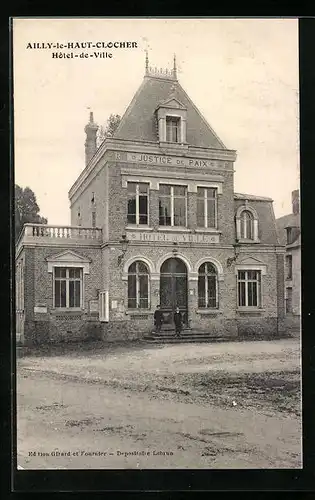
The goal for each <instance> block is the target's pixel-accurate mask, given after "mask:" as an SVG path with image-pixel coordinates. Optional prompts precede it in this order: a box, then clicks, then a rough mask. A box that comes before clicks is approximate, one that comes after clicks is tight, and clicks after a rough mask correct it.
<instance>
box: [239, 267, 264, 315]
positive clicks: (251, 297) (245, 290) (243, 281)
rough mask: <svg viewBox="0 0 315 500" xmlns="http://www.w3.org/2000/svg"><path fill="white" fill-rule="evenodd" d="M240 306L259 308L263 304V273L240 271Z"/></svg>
mask: <svg viewBox="0 0 315 500" xmlns="http://www.w3.org/2000/svg"><path fill="white" fill-rule="evenodd" d="M237 280H238V286H237V288H238V306H239V307H259V306H260V304H261V272H260V271H238V275H237Z"/></svg>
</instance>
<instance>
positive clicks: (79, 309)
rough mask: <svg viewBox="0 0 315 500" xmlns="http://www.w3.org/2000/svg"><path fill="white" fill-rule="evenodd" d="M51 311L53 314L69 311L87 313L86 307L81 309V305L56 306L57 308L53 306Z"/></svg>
mask: <svg viewBox="0 0 315 500" xmlns="http://www.w3.org/2000/svg"><path fill="white" fill-rule="evenodd" d="M50 312H51V313H53V314H60V313H62V314H63V313H67V314H71V313H74V314H78V313H81V314H84V313H85V310H84V309H81V308H80V307H71V308H70V307H58V308H57V307H55V308H51V309H50Z"/></svg>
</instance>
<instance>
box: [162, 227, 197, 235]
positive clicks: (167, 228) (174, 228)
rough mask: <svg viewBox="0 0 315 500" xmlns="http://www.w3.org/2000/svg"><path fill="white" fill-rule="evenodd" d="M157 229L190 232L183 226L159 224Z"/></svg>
mask: <svg viewBox="0 0 315 500" xmlns="http://www.w3.org/2000/svg"><path fill="white" fill-rule="evenodd" d="M158 231H174V232H178V233H191V232H192V231H191V229H189V228H187V227H185V226H159V228H158Z"/></svg>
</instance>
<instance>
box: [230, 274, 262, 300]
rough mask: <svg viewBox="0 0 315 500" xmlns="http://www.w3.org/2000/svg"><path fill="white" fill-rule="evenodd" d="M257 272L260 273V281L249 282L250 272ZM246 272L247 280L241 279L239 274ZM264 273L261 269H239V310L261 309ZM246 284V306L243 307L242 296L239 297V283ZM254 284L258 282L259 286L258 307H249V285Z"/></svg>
mask: <svg viewBox="0 0 315 500" xmlns="http://www.w3.org/2000/svg"><path fill="white" fill-rule="evenodd" d="M253 271H254V272H256V273H259V279H258V280H248V274H247V273H248V272H253ZM240 272H244V273H246V275H245V276H247V278H246V277H245V279H239V273H240ZM262 275H263V273H262V271H261V269H237V274H236V277H237V307H238V308H239V309H241V308H247V309H261V307H262ZM240 282H241V283H245V304H244V305H241V304H240V295H239V283H240ZM249 282H251V283H254V282H256V283H257V284H258V286H257V305H256V306H249V305H248V283H249Z"/></svg>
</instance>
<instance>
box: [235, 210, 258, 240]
mask: <svg viewBox="0 0 315 500" xmlns="http://www.w3.org/2000/svg"><path fill="white" fill-rule="evenodd" d="M243 212H249V213H250V214H251V215H252V232H253V237H252V238H244V237H243V236H242V231H241V229H242V224H241V221H242V215H243ZM236 237H237V239H238V240H239V241H241V242H244V243H252V242H256V243H259V238H258V214H257V212H256V210H255V209H254V208H253V207H251V206H250V205H249V204H247V203H245V205H242V206H240V207H239V208H238V209H237V212H236Z"/></svg>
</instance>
